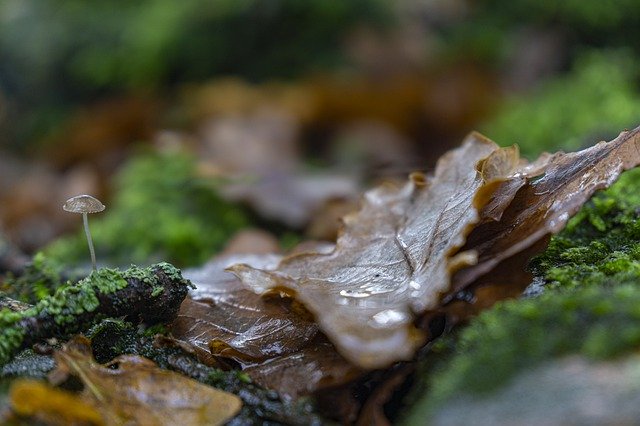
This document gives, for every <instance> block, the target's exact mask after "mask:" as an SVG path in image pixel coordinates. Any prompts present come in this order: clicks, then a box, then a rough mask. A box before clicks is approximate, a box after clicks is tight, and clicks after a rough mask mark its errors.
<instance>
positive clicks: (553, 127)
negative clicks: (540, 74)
mask: <svg viewBox="0 0 640 426" xmlns="http://www.w3.org/2000/svg"><path fill="white" fill-rule="evenodd" d="M626 53H628V52H620V51H618V52H605V53H603V52H591V53H590V54H588V55H584V56H583V57H581V58H580V59H579V60H578V61H577V62H576V63H575V65H574V67H573V70H572V71H571V72H570V73H569V74H567V75H565V76H562V77H559V78H557V79H552V80H550V81H548V82H547V83H545V84H543V85H542V87H540V88H539V89H538V90H536V91H534V92H532V93H530V94H528V95H519V96H514V97H512V99H511V100H509V101H507V102H506V103H505V104H504V105H503V106H502V108H501V110H500V111H499V112H498V113H497V115H496V116H495V118H493V119H492V120H490V121H489V122H487V123H485V125H484V128H483V132H484V133H485V134H486V135H487V136H489V137H490V138H491V139H493V140H495V141H496V142H498V143H500V144H503V145H511V144H513V143H517V144H518V145H519V146H520V149H521V151H522V153H523V154H524V155H527V156H530V157H533V156H536V155H538V154H540V153H541V152H542V151H556V150H558V149H564V150H569V151H575V150H577V149H579V148H581V147H584V146H589V145H591V144H593V143H594V141H597V140H610V139H613V138H614V137H615V136H617V135H618V133H619V132H620V131H621V130H623V129H625V128H632V127H635V125H637V124H638V117H639V115H638V114H639V113H640V93H638V90H637V87H636V83H635V81H636V78H637V77H638V67H637V64H638V62H637V61H636V60H633V59H631V57H630V56H629V55H626Z"/></svg>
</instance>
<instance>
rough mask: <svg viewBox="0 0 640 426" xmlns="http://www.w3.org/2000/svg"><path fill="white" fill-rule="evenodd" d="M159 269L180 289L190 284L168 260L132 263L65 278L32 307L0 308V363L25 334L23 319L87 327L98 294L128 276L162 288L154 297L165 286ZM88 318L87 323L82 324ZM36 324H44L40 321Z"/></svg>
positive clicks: (114, 288)
mask: <svg viewBox="0 0 640 426" xmlns="http://www.w3.org/2000/svg"><path fill="white" fill-rule="evenodd" d="M158 269H160V270H162V272H164V273H165V274H166V275H167V276H168V277H169V278H170V279H171V280H172V282H175V283H177V284H178V285H177V286H176V288H178V289H180V290H182V289H183V288H184V287H187V286H190V285H191V284H190V282H189V281H187V280H185V279H184V278H182V275H181V274H180V271H179V270H178V269H177V268H175V267H174V266H172V265H170V264H168V263H160V264H157V265H151V266H149V267H147V268H139V267H137V266H132V267H131V268H129V269H128V270H125V271H120V270H118V269H110V268H100V269H98V270H97V271H93V272H92V273H91V275H89V276H88V277H86V278H84V279H82V280H80V281H79V282H78V283H77V284H73V283H71V282H67V283H66V284H64V285H63V286H62V287H60V288H58V290H57V291H56V292H55V293H54V294H53V295H51V296H48V297H45V298H43V299H42V300H41V301H40V302H38V303H37V304H36V305H35V306H33V307H32V308H29V309H27V310H25V311H21V312H12V311H9V310H8V309H4V310H2V311H0V365H2V364H4V363H6V362H7V361H8V360H9V358H10V356H11V355H12V354H13V353H14V351H15V350H16V349H17V348H19V347H20V346H21V345H22V342H23V339H24V338H25V336H26V328H25V323H24V322H25V321H28V320H29V319H34V320H42V319H43V318H51V319H52V320H53V322H54V323H55V324H56V327H57V329H58V330H65V329H66V327H67V326H70V327H71V328H73V329H74V330H81V329H83V328H88V327H89V326H91V324H92V323H93V322H95V321H98V320H99V319H100V318H99V316H97V317H95V316H87V315H86V314H87V313H92V312H94V311H95V310H96V309H97V308H98V307H99V306H100V302H99V297H101V296H104V295H110V294H113V293H115V292H117V291H119V290H122V289H124V288H125V287H127V286H128V285H129V282H128V281H127V280H131V279H136V280H138V281H140V282H142V283H144V284H145V285H147V286H149V287H151V288H153V289H154V290H153V292H154V293H155V289H156V288H160V289H161V291H160V292H159V293H157V294H155V295H154V297H157V296H158V295H159V294H161V293H162V291H163V290H164V287H163V286H162V285H161V283H160V281H159V278H158V276H157V275H156V273H155V271H157V270H158ZM183 297H184V296H183ZM114 303H115V302H114ZM82 318H84V319H82ZM87 318H89V319H87ZM87 321H88V323H87V324H83V322H87ZM38 327H45V326H44V325H42V324H41V325H39V326H38ZM47 327H51V326H47ZM60 333H62V334H64V333H63V332H62V331H59V332H57V333H55V334H60Z"/></svg>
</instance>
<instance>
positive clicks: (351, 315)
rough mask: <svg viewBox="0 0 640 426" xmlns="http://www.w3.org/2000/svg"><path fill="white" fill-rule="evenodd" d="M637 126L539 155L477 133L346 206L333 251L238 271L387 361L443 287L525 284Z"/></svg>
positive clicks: (512, 289) (398, 355) (509, 289)
mask: <svg viewBox="0 0 640 426" xmlns="http://www.w3.org/2000/svg"><path fill="white" fill-rule="evenodd" d="M639 134H640V128H639V129H636V130H634V131H632V132H625V133H623V134H621V136H620V137H618V138H617V139H615V140H614V141H612V142H610V143H605V142H602V143H600V144H598V145H596V146H594V147H592V148H589V149H586V150H583V151H580V152H577V153H570V154H565V153H557V154H554V155H548V154H545V155H543V156H541V157H540V159H538V160H537V161H536V162H534V163H532V164H528V163H526V162H525V161H523V160H521V159H520V158H519V156H518V152H517V149H515V148H506V149H498V148H497V147H496V146H495V144H493V143H492V142H490V141H488V140H486V139H484V138H482V137H481V136H480V135H477V134H473V135H471V136H470V137H469V138H468V139H467V141H466V142H465V143H464V144H463V146H462V147H461V148H458V149H456V150H454V151H451V152H450V153H448V154H447V155H445V156H444V157H443V158H442V159H441V160H440V161H439V163H438V166H437V168H436V171H435V175H434V176H433V177H432V178H430V179H427V178H426V177H424V176H422V175H415V174H414V175H413V177H412V179H411V181H410V182H409V184H407V185H406V186H404V187H403V188H393V187H385V186H382V187H379V188H377V189H374V190H372V191H369V192H368V193H367V194H366V195H365V201H364V203H363V206H362V208H361V210H360V211H359V212H357V213H355V214H352V215H348V216H346V217H345V219H344V221H345V229H344V231H343V233H342V235H341V237H340V238H339V240H338V244H337V246H336V249H335V250H334V251H333V252H332V253H330V254H319V253H311V254H300V255H296V256H289V257H287V258H285V259H284V260H283V261H282V262H281V263H280V264H279V265H278V267H277V268H275V269H271V270H269V269H268V268H255V267H249V266H247V265H235V266H233V267H232V268H231V269H230V270H232V271H233V272H234V273H236V275H238V276H239V277H240V278H241V279H242V280H243V282H245V283H246V284H247V285H249V286H251V287H252V288H253V289H254V291H256V292H258V293H265V292H268V291H269V290H272V289H282V288H286V289H288V291H293V292H294V293H295V297H296V298H297V299H299V300H300V301H301V302H303V303H304V304H305V306H306V307H307V308H308V309H309V310H310V311H311V312H312V313H313V314H314V315H315V316H316V320H317V322H318V324H319V325H320V328H321V329H322V331H323V332H325V333H326V334H327V336H328V337H329V338H330V339H331V341H332V342H333V343H334V344H335V345H336V347H337V348H338V350H339V351H340V352H341V353H342V355H343V356H345V357H346V358H347V359H349V360H350V361H351V362H353V363H354V364H356V365H358V366H360V367H363V368H379V367H384V366H386V365H388V364H390V363H391V362H393V361H397V360H402V359H408V358H410V357H411V356H412V355H413V353H414V351H415V349H416V348H417V347H418V346H419V345H420V344H421V343H422V342H423V341H424V335H423V334H421V333H420V332H418V330H417V329H416V328H415V327H414V321H415V319H416V317H417V316H418V315H419V314H421V313H423V312H425V311H430V310H436V309H438V308H439V306H440V304H441V303H442V297H441V296H442V295H443V294H444V295H446V298H445V302H448V301H450V300H451V296H452V295H453V294H455V293H456V292H458V291H460V290H461V289H464V288H466V287H468V286H471V287H473V288H477V292H476V293H477V295H478V296H481V297H480V298H477V299H476V300H478V301H479V302H480V303H479V305H482V306H490V305H491V304H493V303H494V302H495V301H497V300H499V299H501V298H503V297H510V296H514V295H517V294H518V293H519V292H520V291H521V290H522V287H521V286H520V285H521V284H523V283H524V281H526V280H527V279H528V275H527V274H526V273H520V272H522V270H523V266H524V265H525V264H526V262H527V259H528V258H529V257H530V256H532V255H534V254H535V252H537V251H539V250H541V249H543V248H544V246H545V240H546V237H547V236H548V235H549V234H553V233H557V232H559V231H560V230H561V229H562V228H563V227H564V226H565V224H566V222H567V220H568V219H569V218H570V217H571V216H572V215H573V214H575V213H576V212H577V211H578V209H579V208H580V207H581V206H582V204H584V203H585V202H586V201H587V200H588V199H589V198H590V197H591V195H593V193H594V192H595V191H596V190H598V189H602V188H605V187H607V186H609V185H610V184H611V183H613V182H614V181H615V180H616V179H617V177H618V176H619V174H620V173H621V172H622V171H624V170H627V169H629V168H631V167H635V166H636V165H637V164H638V163H640V152H639V151H640V150H639V145H640V136H639ZM474 227H475V229H474ZM472 229H473V231H472ZM469 233H470V234H469ZM468 234H469V236H468V239H467V235H468ZM520 254H521V255H520ZM510 259H515V260H514V262H511V260H510ZM496 268H498V269H496ZM494 274H495V276H494ZM452 276H453V281H451V278H452ZM500 277H502V278H505V279H506V281H505V282H506V283H507V285H506V286H505V285H504V283H502V282H500V283H499V282H496V279H497V278H500ZM512 278H513V279H512ZM525 284H526V283H525ZM455 311H456V309H453V310H450V312H455ZM473 311H475V310H473ZM470 312H471V311H469V312H467V313H465V312H464V309H463V311H460V310H459V309H458V312H457V313H456V314H455V315H457V316H458V317H460V318H462V317H464V316H465V315H467V314H468V313H470Z"/></svg>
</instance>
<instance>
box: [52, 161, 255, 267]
mask: <svg viewBox="0 0 640 426" xmlns="http://www.w3.org/2000/svg"><path fill="white" fill-rule="evenodd" d="M115 194H116V195H115V198H114V199H113V200H112V202H110V203H109V205H108V206H107V209H106V210H105V212H104V213H101V214H99V215H94V216H95V217H92V218H91V221H90V222H91V223H90V226H91V232H92V234H93V240H94V244H95V248H96V254H97V258H98V261H100V262H109V263H112V264H120V265H122V264H129V263H131V262H133V263H139V264H148V263H153V262H156V261H159V260H167V261H170V262H172V263H175V264H177V265H180V266H185V265H195V264H199V263H202V262H204V261H205V260H206V259H208V258H209V257H210V256H211V255H212V254H213V253H215V252H216V251H217V250H219V249H220V248H221V247H222V245H223V244H224V243H225V242H226V241H227V240H228V238H229V237H230V236H231V235H232V234H233V233H235V232H236V231H237V230H238V229H240V228H242V227H244V226H246V225H247V223H248V219H247V215H246V214H245V212H244V211H243V210H241V209H240V208H238V207H235V206H233V205H231V204H229V203H227V202H225V201H223V200H222V199H220V198H219V197H218V196H217V195H216V193H215V188H214V187H213V186H212V185H211V184H209V183H207V182H203V181H202V180H199V179H198V178H197V176H196V174H195V161H194V159H193V158H192V157H190V156H188V155H186V154H179V153H173V154H170V155H169V154H154V153H146V154H141V155H138V156H137V157H135V158H134V159H133V160H131V161H130V162H129V163H127V165H126V166H125V167H124V168H123V170H122V171H121V172H120V174H119V175H118V177H117V187H116V191H115ZM86 246H87V242H86V240H85V237H84V235H83V234H82V232H80V231H78V233H77V234H76V235H75V236H73V237H69V238H64V239H61V240H58V241H56V242H54V243H53V244H52V245H51V246H49V247H47V248H46V249H45V254H46V255H47V257H50V258H52V259H53V260H55V261H57V262H64V263H65V264H69V263H74V262H87V261H88V259H89V257H88V252H87V247H86Z"/></svg>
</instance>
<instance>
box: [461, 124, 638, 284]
mask: <svg viewBox="0 0 640 426" xmlns="http://www.w3.org/2000/svg"><path fill="white" fill-rule="evenodd" d="M638 164H640V127H638V128H636V129H634V130H632V131H630V132H623V133H621V134H620V136H618V137H617V138H616V139H614V140H612V141H611V142H600V143H598V144H597V145H594V146H592V147H591V148H587V149H585V150H582V151H579V152H574V153H568V154H565V153H563V152H559V153H556V154H554V155H547V154H545V155H543V156H542V157H541V158H540V159H539V160H538V161H537V162H536V163H535V164H534V165H533V166H526V167H523V168H521V169H520V170H518V172H517V173H516V174H515V175H514V176H512V177H510V178H509V179H508V180H506V181H504V182H502V183H501V184H500V185H498V188H497V189H496V192H495V194H494V200H502V199H505V200H509V202H508V203H503V204H502V206H501V207H500V208H497V209H495V210H494V211H493V212H492V214H491V215H487V214H485V213H486V212H483V214H485V216H484V217H483V221H482V223H481V224H480V225H479V226H477V227H476V228H475V229H474V230H473V232H472V233H471V234H470V235H469V237H468V239H467V243H466V245H465V247H464V248H463V250H473V251H475V252H476V253H477V254H478V262H477V263H476V264H475V265H473V266H470V267H467V268H464V269H463V270H460V271H459V272H458V273H457V274H456V275H455V277H454V280H453V289H454V290H459V289H461V288H464V287H465V286H468V285H470V284H472V283H473V282H474V281H475V280H478V279H479V278H481V277H482V276H483V275H485V274H488V273H490V272H491V271H492V270H493V269H494V268H495V267H496V266H498V265H499V264H500V263H501V262H503V261H505V260H506V259H509V258H511V257H512V256H514V255H516V254H518V253H520V252H522V251H524V250H527V249H528V248H529V247H531V246H533V245H535V244H536V243H537V242H538V241H540V240H542V239H543V238H545V237H546V236H548V235H550V234H556V233H558V232H560V231H561V230H562V229H563V228H564V227H565V225H566V223H567V221H568V220H569V218H571V216H573V215H574V214H576V213H577V212H578V210H579V209H580V207H582V205H583V204H584V203H585V202H586V201H588V200H589V198H591V196H592V195H593V193H594V192H595V191H597V190H599V189H603V188H607V187H608V186H609V185H611V184H612V183H613V182H615V181H616V179H617V178H618V176H619V175H620V173H622V172H623V171H625V170H628V169H630V168H633V167H635V166H637V165H638ZM494 203H496V204H498V202H494ZM499 210H502V211H500V213H499V214H497V211H499Z"/></svg>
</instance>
